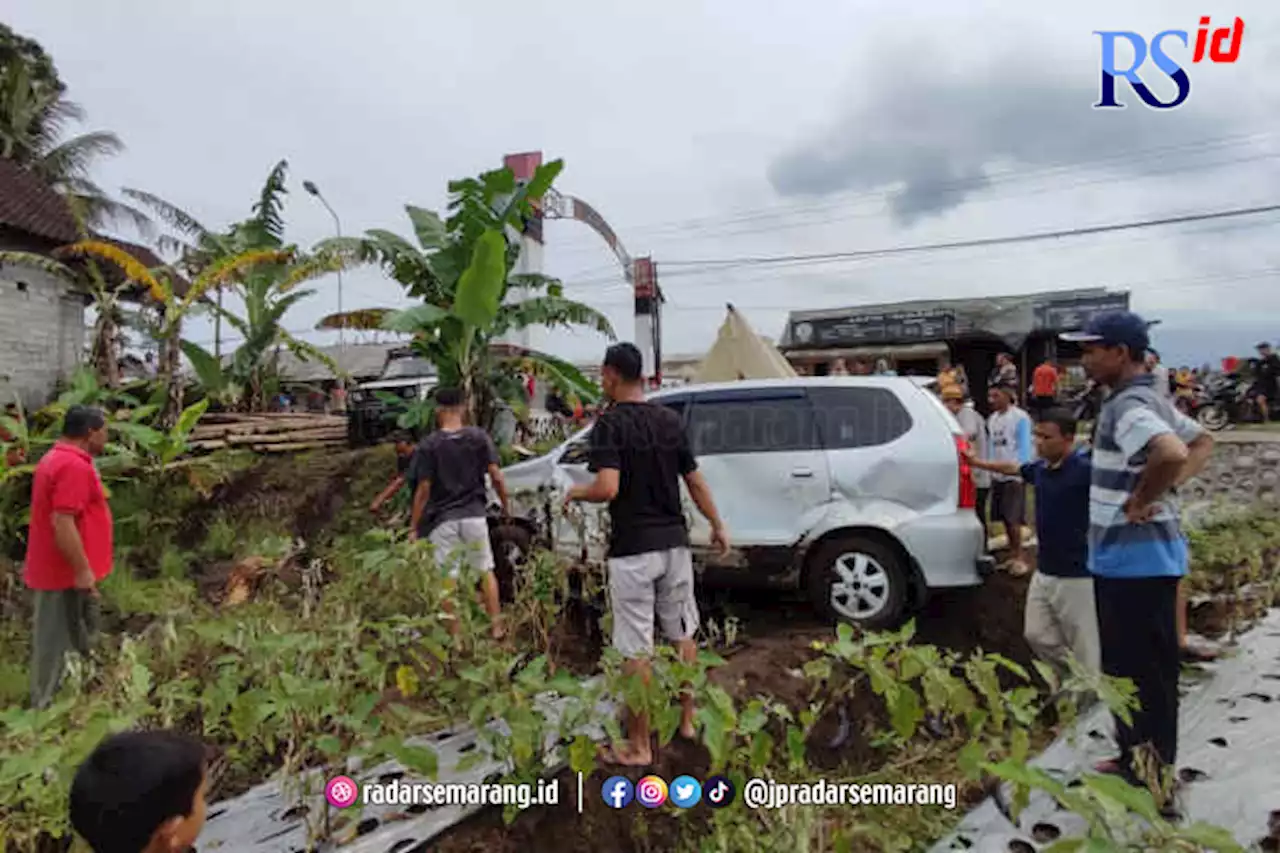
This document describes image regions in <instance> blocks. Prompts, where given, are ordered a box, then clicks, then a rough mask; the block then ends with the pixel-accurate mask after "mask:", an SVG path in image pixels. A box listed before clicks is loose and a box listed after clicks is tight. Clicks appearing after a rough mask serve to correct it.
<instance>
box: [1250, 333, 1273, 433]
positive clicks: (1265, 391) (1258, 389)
mask: <svg viewBox="0 0 1280 853" xmlns="http://www.w3.org/2000/svg"><path fill="white" fill-rule="evenodd" d="M1277 397H1280V356H1277V355H1276V354H1275V352H1273V351H1272V349H1271V344H1269V343H1266V342H1265V341H1264V342H1263V343H1260V344H1258V370H1257V373H1256V374H1255V377H1254V385H1253V400H1254V403H1255V404H1256V405H1257V407H1258V414H1259V415H1261V416H1262V422H1263V423H1269V422H1270V421H1271V404H1272V403H1274V402H1275V401H1276V398H1277Z"/></svg>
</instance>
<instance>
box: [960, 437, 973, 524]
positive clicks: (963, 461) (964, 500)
mask: <svg viewBox="0 0 1280 853" xmlns="http://www.w3.org/2000/svg"><path fill="white" fill-rule="evenodd" d="M956 456H957V457H959V461H960V502H959V504H958V506H959V508H960V509H972V510H976V509H977V508H978V487H977V486H976V485H974V482H973V466H972V465H970V464H969V440H968V439H966V438H965V437H964V436H963V435H957V436H956Z"/></svg>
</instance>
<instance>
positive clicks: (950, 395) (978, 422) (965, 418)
mask: <svg viewBox="0 0 1280 853" xmlns="http://www.w3.org/2000/svg"><path fill="white" fill-rule="evenodd" d="M942 402H943V404H944V405H945V406H946V407H947V410H948V411H950V412H951V414H953V415H955V416H956V420H957V421H958V422H959V423H960V428H961V429H962V430H964V437H965V439H966V440H967V441H968V442H969V450H970V451H972V452H973V454H974V455H975V456H977V457H978V458H980V459H985V458H986V457H987V422H986V421H985V420H983V418H982V415H980V414H978V411H977V410H976V409H975V408H974V407H973V406H971V405H969V404H967V403H966V402H965V398H964V391H963V390H962V389H961V388H960V386H959V385H948V386H946V387H945V388H943V389H942ZM973 486H974V488H975V489H976V490H977V492H978V503H977V507H976V510H977V512H978V521H981V522H982V542H983V547H984V548H985V547H986V542H987V541H988V540H989V539H990V538H991V537H990V534H989V533H988V532H987V496H988V495H990V494H991V475H990V474H989V473H987V472H986V471H985V470H982V469H974V471H973Z"/></svg>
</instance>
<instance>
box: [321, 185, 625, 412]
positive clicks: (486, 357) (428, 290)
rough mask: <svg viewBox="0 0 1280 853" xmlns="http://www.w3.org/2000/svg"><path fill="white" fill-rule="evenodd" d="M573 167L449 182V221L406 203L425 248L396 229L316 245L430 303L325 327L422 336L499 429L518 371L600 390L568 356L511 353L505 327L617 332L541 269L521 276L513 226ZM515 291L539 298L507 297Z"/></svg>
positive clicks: (354, 316)
mask: <svg viewBox="0 0 1280 853" xmlns="http://www.w3.org/2000/svg"><path fill="white" fill-rule="evenodd" d="M563 166H564V164H563V163H562V162H561V161H559V160H557V161H555V162H552V163H548V164H546V165H544V166H542V167H541V168H539V170H538V172H537V173H536V174H535V175H534V177H533V179H532V180H531V181H530V182H529V183H528V184H527V185H525V186H517V185H516V181H515V177H514V175H513V174H512V173H511V170H510V169H502V170H498V171H494V172H487V173H485V174H483V175H480V176H479V177H478V178H468V179H465V180H462V181H455V182H453V183H451V184H450V185H449V190H450V193H451V200H450V204H449V210H450V212H451V215H450V217H449V219H448V220H447V221H445V220H442V219H441V218H440V217H439V216H438V215H437V214H435V213H433V212H431V211H429V210H424V209H422V208H419V207H413V206H411V205H410V206H406V208H405V209H406V211H407V213H408V215H409V221H410V224H411V225H412V227H413V230H414V234H415V237H416V239H417V243H418V244H417V245H416V246H415V245H414V244H413V243H411V242H409V241H408V240H406V239H405V238H403V237H401V236H399V235H397V234H394V233H391V232H389V231H382V230H371V231H366V232H365V236H364V237H348V238H334V239H330V240H325V241H324V242H322V243H321V244H320V245H319V246H318V247H317V248H318V249H320V250H322V251H325V252H335V253H338V254H341V255H343V256H346V257H348V258H351V259H352V260H354V261H356V262H363V263H377V264H379V265H381V266H382V268H383V269H384V270H385V271H386V272H387V273H388V274H389V275H390V276H391V277H392V278H393V279H395V280H396V281H397V282H399V283H400V284H401V285H402V286H403V287H404V288H405V290H406V291H407V292H408V293H409V294H410V295H411V296H415V297H417V298H419V299H421V300H422V302H423V304H421V305H419V306H417V307H414V308H409V309H407V310H405V311H399V312H392V311H389V310H388V309H376V308H375V309H362V310H359V311H353V312H347V313H346V314H342V315H331V316H329V317H326V318H325V319H324V320H323V321H321V327H323V328H338V327H343V328H372V327H374V324H376V326H377V327H380V328H384V329H387V330H390V331H395V332H400V333H403V334H409V335H412V336H413V347H414V349H415V350H416V351H417V352H418V353H419V354H420V355H422V356H423V357H424V358H426V359H427V360H428V361H430V362H432V363H433V364H435V366H436V369H437V370H438V371H439V374H440V381H441V382H443V383H446V384H456V385H458V386H460V387H462V388H463V389H464V390H465V391H466V392H467V398H468V400H469V401H470V403H471V406H472V412H471V415H472V422H473V423H478V424H481V425H484V426H491V425H492V422H493V418H494V416H495V414H496V407H497V403H498V402H499V401H500V400H506V401H512V400H515V399H518V395H519V394H520V393H521V383H520V382H519V379H518V377H519V374H520V373H521V372H525V371H528V372H532V373H534V374H535V375H537V376H539V377H541V378H544V379H546V380H548V381H549V382H550V383H551V384H552V385H554V386H556V387H557V388H559V389H560V390H562V391H565V392H567V393H569V394H571V395H573V396H576V397H579V398H580V399H583V400H585V401H593V400H595V399H597V398H598V396H599V389H598V388H596V386H595V385H594V383H592V382H591V381H590V380H589V379H587V378H586V377H585V376H583V375H582V373H581V372H579V371H578V370H577V369H576V368H575V367H573V366H572V365H570V364H569V363H567V362H565V361H563V360H561V359H557V358H554V357H552V356H549V355H546V354H543V353H535V352H511V351H506V352H504V351H502V350H501V349H500V348H498V347H497V346H495V344H496V342H497V341H498V340H499V339H500V338H502V337H503V336H504V335H505V334H507V333H509V332H512V331H515V330H519V329H524V328H528V327H532V326H544V327H547V328H557V327H565V328H571V327H575V326H585V327H587V328H591V329H593V330H595V331H597V332H600V333H601V334H603V335H605V336H607V337H609V338H610V339H613V338H614V337H615V336H614V332H613V328H612V326H611V325H610V323H609V320H608V318H607V317H605V316H604V315H603V314H601V313H600V312H598V311H596V310H595V309H593V308H591V307H589V306H587V305H583V304H582V303H580V302H575V301H573V300H571V299H567V298H565V297H564V290H563V285H562V284H561V283H560V282H559V281H557V280H556V279H553V278H550V277H547V276H541V275H512V274H511V269H512V268H513V266H514V264H515V261H516V258H517V257H518V254H519V247H518V246H516V245H514V244H512V243H509V242H508V241H507V238H506V232H507V230H508V228H509V227H516V226H518V224H519V223H520V222H521V221H522V217H524V216H527V215H528V214H529V212H530V201H531V200H533V199H538V198H540V197H541V196H542V195H543V194H544V193H545V192H546V191H547V190H548V189H550V187H551V184H552V182H553V181H554V180H555V178H556V176H557V175H558V174H559V173H560V170H561V169H562V168H563ZM512 289H519V290H524V291H526V292H528V293H532V294H534V295H531V296H528V297H526V298H524V299H522V300H520V301H517V302H510V301H508V295H509V292H510V291H511V290H512Z"/></svg>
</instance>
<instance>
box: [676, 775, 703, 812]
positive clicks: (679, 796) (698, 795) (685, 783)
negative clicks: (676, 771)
mask: <svg viewBox="0 0 1280 853" xmlns="http://www.w3.org/2000/svg"><path fill="white" fill-rule="evenodd" d="M701 800H702V785H700V784H699V783H698V780H697V779H695V778H693V777H692V776H677V777H676V778H674V779H672V780H671V802H672V803H673V804H674V805H675V806H676V807H677V808H681V809H691V808H693V807H694V806H696V805H697V804H698V803H699V802H700V801H701Z"/></svg>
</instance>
